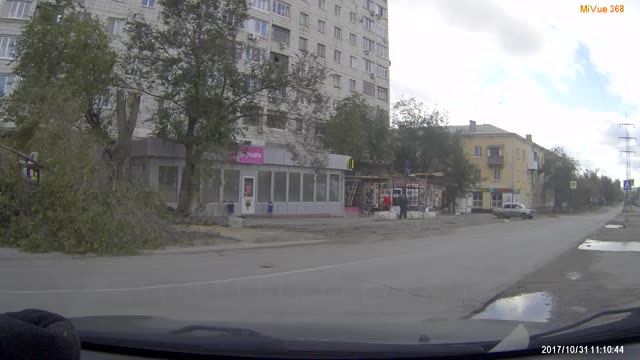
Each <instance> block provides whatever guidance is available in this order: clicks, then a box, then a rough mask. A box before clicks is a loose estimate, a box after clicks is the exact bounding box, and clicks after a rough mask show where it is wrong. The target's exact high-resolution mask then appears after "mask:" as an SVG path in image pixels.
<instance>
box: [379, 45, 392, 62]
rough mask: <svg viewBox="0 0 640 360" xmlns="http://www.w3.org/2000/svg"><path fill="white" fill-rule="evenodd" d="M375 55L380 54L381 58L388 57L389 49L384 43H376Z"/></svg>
mask: <svg viewBox="0 0 640 360" xmlns="http://www.w3.org/2000/svg"><path fill="white" fill-rule="evenodd" d="M376 55H378V56H380V57H381V58H383V59H388V58H389V49H388V48H387V47H386V46H384V45H380V44H376Z"/></svg>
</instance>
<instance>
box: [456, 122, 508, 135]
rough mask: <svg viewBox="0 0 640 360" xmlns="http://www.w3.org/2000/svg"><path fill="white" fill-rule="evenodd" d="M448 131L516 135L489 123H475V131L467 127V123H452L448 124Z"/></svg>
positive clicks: (465, 133)
mask: <svg viewBox="0 0 640 360" xmlns="http://www.w3.org/2000/svg"><path fill="white" fill-rule="evenodd" d="M448 128H449V131H451V132H453V133H455V132H460V133H462V134H463V135H467V134H469V135H471V134H477V135H506V134H512V135H516V134H514V133H512V132H509V131H507V130H503V129H500V128H499V127H497V126H494V125H491V124H482V125H480V124H477V125H476V130H475V131H473V132H472V131H471V129H470V128H469V125H453V126H448Z"/></svg>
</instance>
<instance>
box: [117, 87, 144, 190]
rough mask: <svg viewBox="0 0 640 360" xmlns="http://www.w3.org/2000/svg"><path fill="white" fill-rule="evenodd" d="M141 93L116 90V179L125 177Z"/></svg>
mask: <svg viewBox="0 0 640 360" xmlns="http://www.w3.org/2000/svg"><path fill="white" fill-rule="evenodd" d="M140 100H141V95H140V93H137V92H129V93H128V94H125V91H124V90H122V89H119V90H118V91H117V92H116V117H117V122H118V144H117V145H116V148H115V151H114V161H115V164H116V179H123V178H125V177H126V173H127V167H128V166H129V160H130V159H131V139H132V137H133V131H134V129H135V128H136V123H137V122H138V113H139V112H140Z"/></svg>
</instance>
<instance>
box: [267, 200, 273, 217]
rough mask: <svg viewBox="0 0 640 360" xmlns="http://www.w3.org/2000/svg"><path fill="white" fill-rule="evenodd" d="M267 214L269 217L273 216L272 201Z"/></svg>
mask: <svg viewBox="0 0 640 360" xmlns="http://www.w3.org/2000/svg"><path fill="white" fill-rule="evenodd" d="M267 214H268V215H269V216H272V215H273V203H272V202H271V201H269V204H267Z"/></svg>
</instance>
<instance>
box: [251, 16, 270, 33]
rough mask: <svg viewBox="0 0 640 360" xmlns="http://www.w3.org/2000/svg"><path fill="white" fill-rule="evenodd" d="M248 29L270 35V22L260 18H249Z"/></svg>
mask: <svg viewBox="0 0 640 360" xmlns="http://www.w3.org/2000/svg"><path fill="white" fill-rule="evenodd" d="M247 31H248V32H253V33H256V34H260V35H262V36H269V22H267V21H264V20H260V19H249V20H247Z"/></svg>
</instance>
